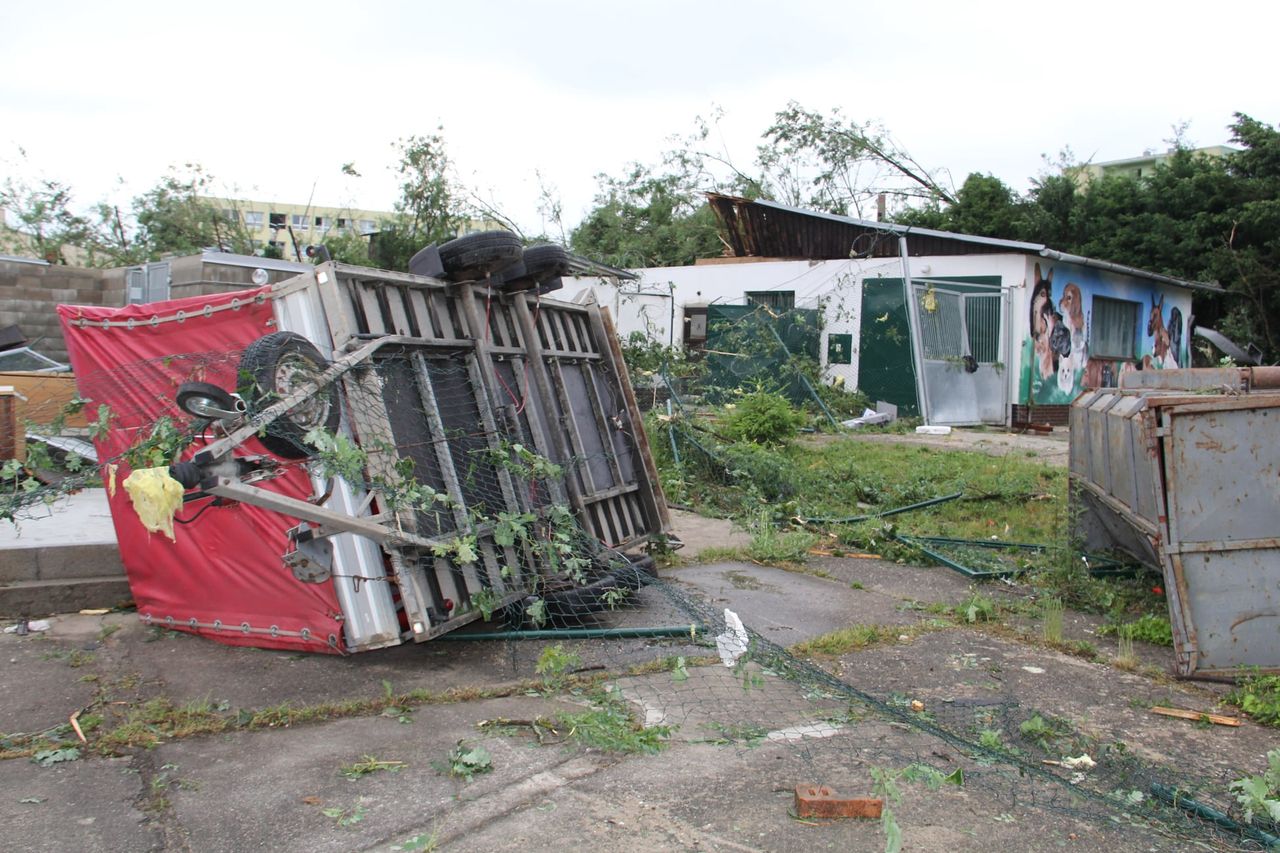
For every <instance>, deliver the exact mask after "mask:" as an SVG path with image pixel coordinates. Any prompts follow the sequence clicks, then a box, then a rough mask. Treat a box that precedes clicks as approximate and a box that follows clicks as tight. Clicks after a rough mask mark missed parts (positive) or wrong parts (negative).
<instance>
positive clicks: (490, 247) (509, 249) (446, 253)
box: [440, 231, 523, 281]
mask: <svg viewBox="0 0 1280 853" xmlns="http://www.w3.org/2000/svg"><path fill="white" fill-rule="evenodd" d="M522 250H523V247H522V246H521V244H520V238H519V237H517V236H516V235H514V234H512V233H511V232H510V231H480V232H478V233H475V234H467V235H466V236H463V237H459V238H457V239H456V240H450V241H449V242H448V243H445V244H444V245H442V246H441V247H440V264H441V265H442V266H443V267H444V271H445V273H447V274H448V277H449V278H450V279H451V280H453V281H472V280H475V279H478V278H484V277H485V276H486V275H488V274H489V273H492V272H497V271H498V270H500V269H503V268H504V267H508V266H511V264H514V263H515V262H516V261H518V260H520V253H521V251H522Z"/></svg>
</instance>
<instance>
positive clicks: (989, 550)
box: [895, 534, 1134, 580]
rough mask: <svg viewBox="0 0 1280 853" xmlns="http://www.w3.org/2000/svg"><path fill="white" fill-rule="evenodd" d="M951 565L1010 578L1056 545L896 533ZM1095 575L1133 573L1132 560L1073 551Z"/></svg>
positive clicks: (968, 573) (982, 576)
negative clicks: (1032, 557)
mask: <svg viewBox="0 0 1280 853" xmlns="http://www.w3.org/2000/svg"><path fill="white" fill-rule="evenodd" d="M895 538H897V540H898V541H899V542H904V543H906V544H907V545H911V546H912V547H914V548H918V549H919V550H920V551H921V552H923V553H924V554H926V555H927V556H929V557H930V558H931V559H933V560H936V561H937V562H938V563H940V564H942V565H944V566H946V567H947V568H949V569H954V570H955V571H957V572H959V573H960V574H962V575H964V576H965V577H969V578H973V579H975V580H988V579H998V578H1010V577H1014V576H1016V575H1019V574H1022V573H1023V572H1027V571H1030V570H1032V569H1033V568H1036V566H1034V565H1032V564H1031V562H1030V560H1029V559H1028V555H1035V556H1043V555H1045V554H1049V553H1052V552H1053V551H1055V550H1059V549H1055V548H1053V547H1051V546H1048V545H1033V544H1028V543H1024V542H1000V541H994V540H987V539H950V538H946V537H940V536H903V535H901V534H899V535H898V536H896V537H895ZM1072 559H1078V560H1079V561H1080V562H1081V564H1082V565H1083V566H1084V567H1085V568H1086V569H1087V570H1088V572H1089V574H1090V575H1092V576H1094V577H1103V576H1107V575H1121V574H1129V573H1131V572H1132V571H1133V570H1134V565H1133V564H1132V563H1131V562H1127V561H1124V560H1117V559H1114V558H1112V557H1106V556H1102V555H1099V554H1081V553H1073V555H1072Z"/></svg>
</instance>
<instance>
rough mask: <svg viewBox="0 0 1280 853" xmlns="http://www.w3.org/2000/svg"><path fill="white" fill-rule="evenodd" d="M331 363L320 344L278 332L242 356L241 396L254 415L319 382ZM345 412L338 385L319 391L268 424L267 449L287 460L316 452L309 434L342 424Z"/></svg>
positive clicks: (329, 429) (252, 344) (264, 338)
mask: <svg viewBox="0 0 1280 853" xmlns="http://www.w3.org/2000/svg"><path fill="white" fill-rule="evenodd" d="M325 367H326V362H325V359H324V356H323V355H321V354H320V350H318V349H316V347H315V344H313V343H311V341H309V340H307V339H306V338H304V337H303V336H302V335H299V334H296V333H294V332H272V333H271V334H269V335H264V336H263V337H261V338H258V339H257V340H256V341H254V342H253V343H251V344H249V346H248V347H247V348H246V349H245V351H244V355H242V356H241V357H240V389H239V390H240V396H241V397H242V398H243V399H244V401H245V404H246V406H247V408H248V411H249V414H250V415H254V414H257V413H258V412H261V411H263V410H264V409H266V408H268V407H270V406H272V405H274V404H275V403H277V402H279V401H280V400H281V399H282V398H284V397H287V396H289V395H290V394H292V393H293V392H294V391H297V390H298V389H299V388H302V387H303V386H305V385H308V384H310V383H312V382H314V381H315V379H316V377H318V376H319V375H320V374H321V373H322V372H323V371H324V369H325ZM340 417H341V412H340V411H339V408H338V400H337V394H336V389H335V388H334V386H332V385H329V386H327V387H323V388H320V389H319V391H317V392H316V393H315V394H314V395H312V396H310V397H308V398H307V399H305V400H303V401H302V402H300V403H298V404H297V405H296V406H294V407H293V408H292V409H290V410H289V411H287V412H285V413H284V414H282V415H280V416H279V417H277V418H276V419H275V420H274V421H272V422H271V423H269V424H267V426H266V432H265V433H264V434H263V435H262V436H260V440H261V441H262V445H263V447H265V448H267V450H270V451H271V452H272V453H274V454H276V455H277V456H280V457H282V458H284V459H302V458H304V457H306V456H310V455H311V454H312V453H313V452H314V451H315V448H313V447H312V446H311V445H309V444H307V442H306V434H307V433H308V432H310V431H311V430H313V429H316V428H321V429H325V430H328V431H329V432H333V431H335V430H336V429H337V428H338V421H339V419H340Z"/></svg>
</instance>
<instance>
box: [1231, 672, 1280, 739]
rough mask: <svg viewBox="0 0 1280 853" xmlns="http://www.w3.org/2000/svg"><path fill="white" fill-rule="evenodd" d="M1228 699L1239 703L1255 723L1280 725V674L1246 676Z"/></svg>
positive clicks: (1236, 703)
mask: <svg viewBox="0 0 1280 853" xmlns="http://www.w3.org/2000/svg"><path fill="white" fill-rule="evenodd" d="M1227 701H1228V702H1231V703H1232V704H1234V705H1238V706H1239V707H1240V710H1242V711H1244V712H1245V713H1246V714H1248V715H1249V717H1250V718H1251V719H1252V720H1253V721H1254V722H1255V723H1261V724H1262V725H1264V726H1276V727H1280V675H1263V674H1261V673H1254V674H1252V675H1248V676H1245V677H1244V678H1243V679H1241V681H1240V683H1239V684H1237V685H1236V688H1235V690H1232V691H1231V692H1230V693H1228V694H1227Z"/></svg>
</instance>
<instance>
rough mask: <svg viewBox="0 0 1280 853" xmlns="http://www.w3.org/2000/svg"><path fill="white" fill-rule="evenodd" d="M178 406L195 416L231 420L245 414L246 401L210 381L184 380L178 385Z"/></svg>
mask: <svg viewBox="0 0 1280 853" xmlns="http://www.w3.org/2000/svg"><path fill="white" fill-rule="evenodd" d="M176 401H177V403H178V408H179V409H182V411H184V412H186V413H187V414H188V415H191V416H192V417H195V418H208V419H209V420H215V421H220V420H231V419H234V418H238V417H240V415H242V414H244V403H242V402H240V401H239V400H237V399H236V398H235V397H233V396H231V394H230V393H228V392H227V391H225V390H223V389H222V388H219V387H218V386H217V385H211V384H210V383H208V382H183V383H182V384H181V385H179V386H178V394H177V397H176Z"/></svg>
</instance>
